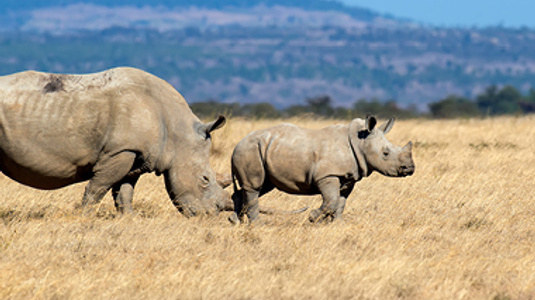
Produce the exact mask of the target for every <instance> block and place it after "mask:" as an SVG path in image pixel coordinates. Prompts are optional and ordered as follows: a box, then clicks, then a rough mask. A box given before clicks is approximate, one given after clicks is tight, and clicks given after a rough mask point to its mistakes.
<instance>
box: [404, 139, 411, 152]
mask: <svg viewBox="0 0 535 300" xmlns="http://www.w3.org/2000/svg"><path fill="white" fill-rule="evenodd" d="M403 151H407V152H411V151H412V142H411V141H409V142H408V143H407V145H405V146H403Z"/></svg>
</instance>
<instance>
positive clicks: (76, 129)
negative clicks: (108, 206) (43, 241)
mask: <svg viewBox="0 0 535 300" xmlns="http://www.w3.org/2000/svg"><path fill="white" fill-rule="evenodd" d="M224 123H225V118H224V117H222V116H220V117H219V118H218V119H217V120H216V121H214V122H211V123H208V124H203V123H201V121H200V120H199V119H198V118H197V117H196V116H195V115H194V114H193V113H192V111H191V110H190V108H189V106H188V104H187V103H186V101H185V100H184V98H183V97H182V96H181V95H180V93H178V92H177V91H176V90H175V89H174V88H173V87H172V86H171V85H169V84H168V83H167V82H165V81H163V80H161V79H159V78H157V77H155V76H153V75H151V74H148V73H146V72H143V71H141V70H137V69H132V68H116V69H111V70H107V71H104V72H100V73H95V74H87V75H58V74H47V73H40V72H34V71H27V72H22V73H16V74H13V75H8V76H3V77H0V171H2V172H3V173H4V174H5V175H7V176H9V177H10V178H12V179H14V180H16V181H18V182H20V183H22V184H25V185H28V186H31V187H35V188H40V189H56V188H61V187H64V186H67V185H70V184H73V183H77V182H81V181H85V180H89V183H88V184H87V187H86V189H85V193H84V196H83V200H82V207H84V208H85V207H87V206H88V205H90V204H93V203H97V202H99V201H100V200H101V199H102V197H103V196H104V194H105V193H106V192H107V191H108V190H110V189H111V190H112V194H113V197H114V199H115V205H116V207H117V209H118V210H119V211H120V212H125V211H126V212H131V211H132V196H133V190H134V186H135V184H136V182H137V180H138V178H139V176H140V175H142V174H144V173H149V172H156V174H158V175H159V174H163V175H164V178H165V184H166V188H167V191H168V193H169V196H170V197H171V200H172V201H173V203H174V204H175V205H176V207H177V208H178V209H179V211H181V212H182V213H183V214H184V215H186V216H193V215H198V214H203V213H210V212H217V211H218V210H219V209H220V207H222V206H224V205H226V202H228V201H229V200H228V199H229V195H228V193H226V192H225V191H224V190H223V189H222V188H221V187H220V186H219V185H218V184H217V181H216V175H215V173H214V172H213V170H212V169H211V167H210V165H209V151H210V144H211V139H210V133H211V132H212V131H213V130H215V129H217V128H220V127H221V126H223V125H224Z"/></svg>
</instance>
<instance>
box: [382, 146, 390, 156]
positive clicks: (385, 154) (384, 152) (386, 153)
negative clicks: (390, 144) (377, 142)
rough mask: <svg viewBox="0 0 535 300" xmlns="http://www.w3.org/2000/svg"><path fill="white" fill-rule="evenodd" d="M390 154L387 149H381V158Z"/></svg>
mask: <svg viewBox="0 0 535 300" xmlns="http://www.w3.org/2000/svg"><path fill="white" fill-rule="evenodd" d="M389 154H390V150H389V149H388V148H386V149H383V156H388V155H389Z"/></svg>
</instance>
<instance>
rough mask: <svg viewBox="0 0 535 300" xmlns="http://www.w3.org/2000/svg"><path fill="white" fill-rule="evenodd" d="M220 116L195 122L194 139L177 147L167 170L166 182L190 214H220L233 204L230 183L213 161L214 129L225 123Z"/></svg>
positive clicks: (181, 207) (180, 208)
mask: <svg viewBox="0 0 535 300" xmlns="http://www.w3.org/2000/svg"><path fill="white" fill-rule="evenodd" d="M225 122H226V121H225V117H223V116H219V117H218V118H217V120H215V121H212V122H210V123H206V124H203V123H200V122H197V123H194V124H193V130H192V134H193V137H191V141H190V143H188V144H187V145H186V146H185V147H180V144H179V145H178V146H179V147H180V149H177V153H180V156H177V157H175V160H174V161H173V163H172V164H171V167H170V168H169V169H168V170H166V171H164V172H163V174H164V178H165V186H166V189H167V192H168V193H169V197H170V198H171V201H172V202H173V204H174V205H175V206H176V207H177V209H178V211H180V212H181V213H182V214H183V215H184V216H186V217H192V216H197V215H203V214H217V213H218V212H219V211H221V210H225V209H226V207H227V206H228V205H229V202H231V200H230V195H229V193H228V192H227V191H225V190H224V189H223V188H224V187H226V186H228V185H229V184H230V182H229V180H228V179H226V178H222V177H223V176H224V175H221V174H216V173H215V172H214V171H213V170H212V168H211V167H210V165H209V155H210V146H211V134H210V133H211V132H212V131H214V130H216V129H219V128H221V127H223V125H225Z"/></svg>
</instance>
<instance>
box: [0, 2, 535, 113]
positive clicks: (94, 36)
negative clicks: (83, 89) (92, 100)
mask: <svg viewBox="0 0 535 300" xmlns="http://www.w3.org/2000/svg"><path fill="white" fill-rule="evenodd" d="M81 1H82V0H47V1H40V0H34V1H21V0H17V1H14V0H3V3H2V6H1V8H0V75H1V74H8V73H12V72H17V71H22V70H26V69H37V70H42V71H50V72H61V73H87V72H94V71H99V70H102V69H106V68H110V67H114V66H124V65H128V66H133V67H138V68H142V69H145V70H147V71H150V72H152V73H155V74H156V75H159V76H161V77H163V78H164V79H166V80H168V81H169V82H170V83H171V84H173V85H174V86H175V87H177V88H178V89H179V90H180V91H181V92H182V93H183V94H184V95H185V96H186V98H187V99H188V100H189V101H204V100H208V99H216V100H219V101H224V102H240V103H256V102H270V103H273V104H275V105H276V106H279V107H283V106H289V105H293V104H298V103H303V102H304V101H305V99H306V98H307V97H315V96H318V95H330V96H331V97H332V99H333V101H334V104H335V105H341V106H350V105H352V103H354V102H355V101H356V100H357V99H360V98H368V99H370V98H374V97H375V98H378V99H380V100H383V101H386V100H391V99H393V100H396V101H398V102H399V103H401V104H402V105H405V106H411V105H412V106H417V107H419V108H421V109H426V108H427V104H428V103H430V102H433V101H437V100H440V99H443V98H445V97H446V96H448V95H449V94H457V95H460V96H464V97H473V96H474V95H477V94H478V93H480V92H481V91H483V90H484V89H485V88H486V87H487V86H489V85H491V84H497V85H505V84H510V85H513V86H515V87H517V88H518V89H519V90H521V91H523V92H525V91H528V90H529V89H531V88H533V87H534V83H535V31H534V30H532V29H527V28H524V29H509V28H503V27H492V28H440V27H429V26H423V25H419V24H417V23H414V22H410V21H407V20H401V19H397V18H395V17H391V16H383V15H380V14H378V13H375V12H373V11H370V10H367V9H362V8H356V7H348V6H345V5H343V4H341V3H339V2H335V1H321V0H311V1H298V0H288V1H283V0H274V1H261V0H250V1H245V0H241V1H240V0H230V1H216V0H204V1H202V0H201V1H184V0H177V1H171V0H152V1H142V0H134V1H123V0H114V1H111V0H107V1H106V0H86V1H83V3H80V2H81ZM223 3H224V4H223Z"/></svg>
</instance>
